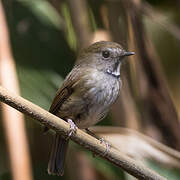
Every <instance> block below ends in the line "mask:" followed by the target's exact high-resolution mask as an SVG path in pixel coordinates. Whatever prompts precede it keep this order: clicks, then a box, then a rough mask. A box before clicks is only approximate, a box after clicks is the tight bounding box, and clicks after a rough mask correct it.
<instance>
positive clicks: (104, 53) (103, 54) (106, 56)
mask: <svg viewBox="0 0 180 180" xmlns="http://www.w3.org/2000/svg"><path fill="white" fill-rule="evenodd" d="M102 56H103V57H104V58H108V57H109V56H110V52H109V51H103V52H102Z"/></svg>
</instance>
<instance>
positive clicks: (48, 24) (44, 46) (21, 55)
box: [0, 0, 180, 180]
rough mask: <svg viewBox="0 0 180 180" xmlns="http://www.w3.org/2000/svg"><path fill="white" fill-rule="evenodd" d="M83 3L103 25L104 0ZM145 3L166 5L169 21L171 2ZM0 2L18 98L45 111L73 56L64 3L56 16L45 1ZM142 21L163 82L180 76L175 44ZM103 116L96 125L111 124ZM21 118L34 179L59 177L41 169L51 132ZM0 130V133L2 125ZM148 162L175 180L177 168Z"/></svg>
mask: <svg viewBox="0 0 180 180" xmlns="http://www.w3.org/2000/svg"><path fill="white" fill-rule="evenodd" d="M88 2H89V7H88V8H89V14H90V19H91V25H92V29H93V30H95V29H96V28H103V23H102V20H101V16H100V11H99V8H100V6H101V4H102V3H104V1H98V2H97V1H95V0H92V1H91V0H89V1H88ZM148 2H150V3H152V4H154V5H156V6H158V8H160V7H161V6H162V7H164V6H167V5H168V4H171V9H169V12H170V15H169V14H168V13H167V14H166V17H167V18H168V21H174V19H175V17H176V14H174V11H173V8H175V6H176V5H175V4H173V2H172V1H169V0H166V1H163V0H161V1H157V0H148ZM3 4H4V7H5V10H6V17H7V22H8V26H9V32H10V38H11V45H12V51H13V55H14V58H15V60H16V65H17V72H18V77H19V81H20V88H21V92H22V96H23V97H25V98H27V99H28V100H30V101H32V102H33V103H35V104H37V105H39V106H41V107H43V108H45V109H46V110H48V108H49V106H50V104H51V102H52V99H53V97H54V95H55V93H56V90H57V89H58V88H59V87H60V86H61V84H62V81H63V79H64V77H65V75H66V74H67V73H68V72H69V71H70V69H71V68H72V66H73V64H74V59H75V50H76V37H75V34H74V30H73V27H72V22H71V18H70V13H69V10H68V7H67V4H66V3H65V2H62V6H61V7H59V9H60V10H61V14H62V16H61V15H60V14H59V13H58V12H57V11H56V9H55V8H54V7H53V6H52V5H51V3H50V2H49V1H45V0H18V1H15V0H6V1H5V0H4V1H3ZM176 13H177V12H176ZM171 14H172V15H173V16H171ZM145 23H146V25H147V30H148V33H149V35H150V37H151V38H152V40H153V42H154V44H155V46H156V48H157V51H158V52H159V55H160V56H161V59H163V65H164V68H165V71H166V73H167V76H168V78H169V80H170V81H171V80H173V79H176V78H177V76H179V75H180V74H179V72H180V71H179V67H180V66H177V64H179V62H180V61H179V57H180V52H179V50H178V49H179V42H177V40H176V39H175V38H174V37H172V35H170V34H168V33H167V32H166V31H164V30H163V29H162V28H161V27H159V25H157V24H155V23H153V22H151V21H150V20H148V19H147V20H146V19H145ZM169 48H171V49H169ZM174 61H176V63H175V62H174ZM175 64H176V65H175ZM179 65H180V64H179ZM171 82H173V81H171ZM172 86H174V84H172ZM107 119H108V121H103V122H102V123H103V124H111V120H110V117H108V118H107ZM27 122H28V123H27V131H28V136H29V141H30V148H31V155H32V160H33V170H34V172H33V173H34V179H38V180H41V179H44V180H46V179H52V180H53V179H59V177H54V176H48V175H47V172H46V168H47V163H48V156H49V154H48V153H49V152H50V145H51V142H52V137H51V135H49V134H47V135H43V134H42V128H41V127H40V126H39V125H37V124H36V123H34V122H31V121H27ZM0 130H1V132H2V127H1V129H0ZM0 142H1V145H0V146H1V147H2V148H1V149H0V159H1V161H0V179H2V180H8V179H11V177H10V173H9V166H8V163H7V160H8V158H7V151H6V149H4V144H5V141H4V139H3V138H2V137H1V136H0ZM86 154H87V157H88V158H89V159H90V160H91V161H92V163H93V166H94V167H95V169H96V170H97V171H99V172H100V173H102V174H105V176H107V177H109V176H110V177H113V178H111V179H122V180H123V179H127V178H126V176H125V175H124V173H123V172H122V171H120V170H119V168H117V167H114V166H112V165H111V164H110V163H107V161H105V160H102V159H99V158H92V156H91V154H90V153H86ZM148 164H149V166H150V167H152V168H153V169H155V170H156V171H158V172H159V173H160V174H162V175H164V176H166V177H167V179H171V180H176V179H180V171H179V170H171V169H168V170H167V169H164V168H160V167H158V165H156V164H154V163H148ZM66 176H67V174H65V176H64V177H63V178H61V179H67V177H66Z"/></svg>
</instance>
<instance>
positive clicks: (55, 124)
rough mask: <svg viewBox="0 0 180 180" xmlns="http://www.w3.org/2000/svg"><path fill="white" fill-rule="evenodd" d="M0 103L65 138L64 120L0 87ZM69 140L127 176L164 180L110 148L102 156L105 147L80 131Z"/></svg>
mask: <svg viewBox="0 0 180 180" xmlns="http://www.w3.org/2000/svg"><path fill="white" fill-rule="evenodd" d="M0 101H2V102H4V103H6V104H8V105H10V106H11V107H14V108H15V109H17V110H19V111H20V112H22V113H24V114H26V115H28V116H30V117H32V118H33V119H35V120H37V121H39V122H40V123H41V124H44V125H45V126H47V127H49V128H52V129H54V130H55V131H56V132H57V133H60V134H61V135H64V136H67V134H68V131H69V124H68V123H66V122H65V121H64V120H61V119H60V118H58V117H57V116H54V115H53V114H51V113H49V112H48V111H46V110H44V109H42V108H40V107H39V106H37V105H35V104H33V103H31V102H29V101H28V100H26V99H24V98H22V97H20V96H18V95H15V94H13V93H11V92H9V91H8V90H6V89H5V88H3V87H1V86H0ZM71 139H72V140H73V141H75V142H76V143H78V144H80V145H82V146H83V147H85V148H86V149H89V150H90V151H92V152H94V153H95V154H98V155H99V156H101V157H103V158H105V159H107V160H109V161H110V162H112V163H113V164H115V165H117V166H119V167H121V168H122V169H124V170H125V171H126V172H128V173H129V174H131V175H133V176H135V177H137V178H138V179H144V180H145V179H149V180H155V179H156V180H164V179H165V178H163V177H161V176H160V175H158V174H156V173H155V172H153V171H152V170H150V169H148V168H146V167H144V166H143V165H141V164H139V163H137V162H136V161H134V160H133V159H131V158H129V157H127V156H126V155H124V154H122V153H121V152H120V151H118V150H116V149H114V148H113V147H111V148H110V150H109V152H108V153H107V154H106V156H104V152H105V151H106V145H105V144H102V143H101V142H100V141H99V140H97V139H95V138H94V137H92V136H90V135H88V134H87V133H85V132H83V131H82V130H80V129H77V132H76V134H74V135H72V136H71Z"/></svg>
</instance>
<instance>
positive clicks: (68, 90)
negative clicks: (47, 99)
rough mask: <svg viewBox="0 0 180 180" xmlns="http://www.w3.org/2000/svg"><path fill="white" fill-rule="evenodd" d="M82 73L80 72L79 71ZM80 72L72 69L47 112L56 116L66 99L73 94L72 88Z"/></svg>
mask: <svg viewBox="0 0 180 180" xmlns="http://www.w3.org/2000/svg"><path fill="white" fill-rule="evenodd" d="M81 72H82V71H81ZM81 72H80V71H79V69H78V68H74V69H73V70H72V71H71V72H70V73H69V75H68V76H67V77H66V79H65V80H64V83H63V85H62V87H61V88H60V89H59V90H58V91H57V93H56V96H55V97H54V100H53V102H52V104H51V107H50V109H49V112H50V113H52V114H56V113H57V111H58V109H59V108H60V107H61V105H62V104H63V103H64V102H65V101H66V100H67V99H68V97H69V96H70V95H71V94H72V93H73V90H74V86H75V84H76V83H77V82H78V79H79V77H81Z"/></svg>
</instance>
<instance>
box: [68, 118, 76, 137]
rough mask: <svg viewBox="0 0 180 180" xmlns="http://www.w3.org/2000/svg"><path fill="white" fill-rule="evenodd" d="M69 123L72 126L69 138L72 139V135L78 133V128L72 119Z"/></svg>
mask: <svg viewBox="0 0 180 180" xmlns="http://www.w3.org/2000/svg"><path fill="white" fill-rule="evenodd" d="M67 122H68V123H69V124H70V128H69V133H68V137H70V136H72V134H75V133H76V131H77V126H76V125H75V123H74V122H73V121H72V120H71V119H68V120H67Z"/></svg>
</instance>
